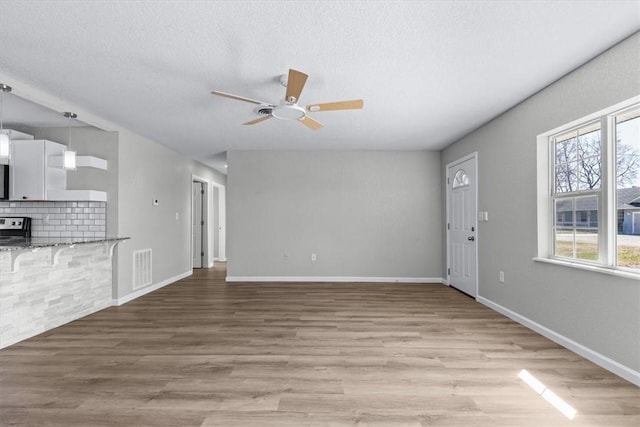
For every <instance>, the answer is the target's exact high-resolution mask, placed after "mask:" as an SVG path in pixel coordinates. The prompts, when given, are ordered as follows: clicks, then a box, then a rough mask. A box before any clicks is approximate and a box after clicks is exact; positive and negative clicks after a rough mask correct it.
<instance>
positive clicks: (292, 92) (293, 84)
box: [284, 70, 309, 103]
mask: <svg viewBox="0 0 640 427" xmlns="http://www.w3.org/2000/svg"><path fill="white" fill-rule="evenodd" d="M308 77H309V76H308V75H306V74H305V73H302V72H300V71H296V70H289V77H288V78H287V94H286V95H285V98H284V99H285V100H286V101H289V100H290V99H291V97H293V98H295V100H294V102H295V103H297V102H298V100H299V99H300V94H301V93H302V89H304V84H305V83H306V82H307V78H308Z"/></svg>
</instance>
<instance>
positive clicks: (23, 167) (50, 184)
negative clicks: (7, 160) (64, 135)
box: [9, 139, 67, 200]
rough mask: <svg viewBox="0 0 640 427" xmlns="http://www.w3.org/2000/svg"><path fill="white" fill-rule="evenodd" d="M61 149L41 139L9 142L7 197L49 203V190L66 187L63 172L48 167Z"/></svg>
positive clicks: (57, 145) (58, 155) (53, 143)
mask: <svg viewBox="0 0 640 427" xmlns="http://www.w3.org/2000/svg"><path fill="white" fill-rule="evenodd" d="M64 151H65V146H64V145H62V144H59V143H57V142H53V141H47V140H45V139H36V140H20V141H13V143H12V144H11V166H10V171H11V177H10V179H9V182H10V191H9V193H10V198H11V199H12V200H50V199H49V197H48V194H47V193H48V192H49V191H59V190H65V189H66V188H67V173H66V171H65V170H64V169H63V168H62V167H60V166H55V167H54V166H51V164H52V163H55V161H54V160H53V159H55V158H61V157H62V156H64Z"/></svg>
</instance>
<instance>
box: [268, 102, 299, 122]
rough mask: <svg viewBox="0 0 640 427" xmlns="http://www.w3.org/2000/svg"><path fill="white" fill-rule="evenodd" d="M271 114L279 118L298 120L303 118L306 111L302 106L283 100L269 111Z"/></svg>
mask: <svg viewBox="0 0 640 427" xmlns="http://www.w3.org/2000/svg"><path fill="white" fill-rule="evenodd" d="M271 115H272V116H273V117H275V118H276V119H281V120H300V119H303V118H304V117H305V116H306V115H307V113H306V112H305V111H304V108H302V107H299V106H298V105H296V104H289V103H288V102H286V101H283V102H281V103H280V105H279V106H277V107H275V108H274V109H273V110H272V111H271Z"/></svg>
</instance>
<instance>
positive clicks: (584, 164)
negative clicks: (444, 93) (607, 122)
mask: <svg viewBox="0 0 640 427" xmlns="http://www.w3.org/2000/svg"><path fill="white" fill-rule="evenodd" d="M600 152H601V142H600V129H598V130H596V131H591V132H589V133H585V134H583V135H580V136H579V137H578V190H591V189H597V188H600V183H601V177H602V172H601V167H600V158H601V157H600Z"/></svg>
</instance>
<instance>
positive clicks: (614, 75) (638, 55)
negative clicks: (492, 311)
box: [442, 34, 640, 371]
mask: <svg viewBox="0 0 640 427" xmlns="http://www.w3.org/2000/svg"><path fill="white" fill-rule="evenodd" d="M639 76H640V35H638V34H636V35H634V36H633V37H632V38H630V39H627V40H626V41H624V42H623V43H621V44H620V45H618V46H616V47H614V48H612V49H610V50H609V51H607V52H605V53H604V54H603V55H601V56H599V57H597V58H595V59H594V60H592V61H591V62H589V63H587V64H586V65H584V66H583V67H581V68H579V69H577V70H575V71H574V72H572V73H571V74H569V75H567V76H565V77H564V78H562V79H560V80H559V81H557V82H555V83H554V84H552V85H551V86H549V87H547V88H545V89H544V90H542V91H541V92H539V93H538V94H536V95H534V96H533V97H531V98H529V99H528V100H526V101H525V102H523V103H521V104H520V105H518V106H516V107H514V108H513V109H511V110H510V111H508V112H506V113H505V114H503V115H502V116H500V117H498V118H496V119H495V120H493V121H491V122H490V123H488V124H486V125H485V126H483V127H482V128H480V129H478V130H477V131H475V132H473V133H471V134H470V135H468V136H466V137H464V138H463V139H461V140H460V141H458V142H456V143H455V144H453V145H451V146H450V147H448V148H446V149H445V150H443V153H442V165H443V166H444V165H446V164H447V163H448V162H451V161H453V160H455V159H457V158H459V157H462V156H463V155H466V154H468V153H471V152H473V151H477V152H478V154H479V155H478V159H479V161H478V172H479V173H478V180H479V195H478V210H480V211H488V212H489V222H480V223H479V224H478V245H479V268H478V269H479V294H480V296H482V297H484V298H487V299H489V300H491V301H493V302H495V303H497V304H499V305H501V306H503V307H505V308H507V309H510V310H512V311H514V312H516V313H518V314H520V315H522V316H525V317H527V318H529V319H531V320H533V321H535V322H537V323H539V324H541V325H543V326H545V327H547V328H549V329H551V330H552V331H555V332H556V333H559V334H561V335H564V336H565V337H568V338H570V339H571V340H574V341H576V342H577V343H579V344H582V345H584V346H586V347H588V348H590V349H592V350H595V351H596V352H598V353H600V354H602V355H605V356H607V357H609V358H611V359H613V360H614V361H617V362H619V363H621V364H623V365H625V366H627V367H629V368H631V369H633V370H635V371H640V348H639V346H640V283H638V281H637V280H634V279H628V278H621V277H615V276H611V275H606V274H602V273H594V272H587V271H583V270H577V269H573V268H568V267H562V266H557V265H548V264H542V263H539V262H534V261H533V260H532V258H533V257H535V256H536V254H537V229H536V194H537V193H536V180H537V177H536V136H537V135H539V134H541V133H544V132H546V131H549V130H551V129H553V128H556V127H558V126H561V125H563V124H565V123H569V122H571V121H573V120H576V119H579V118H580V117H583V116H585V115H587V114H590V113H594V112H596V111H599V110H601V109H603V108H606V107H608V106H611V105H613V104H616V103H618V102H621V101H623V100H625V99H629V98H631V97H633V96H636V95H639V94H640V77H639ZM444 200H445V199H444V193H443V199H442V207H443V212H444V206H445V203H444ZM445 244H446V242H445ZM445 250H446V246H445V245H443V246H442V251H443V252H444V251H445ZM499 270H503V271H504V272H505V279H506V283H505V284H501V283H499V282H498V271H499ZM523 367H524V366H523Z"/></svg>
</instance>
